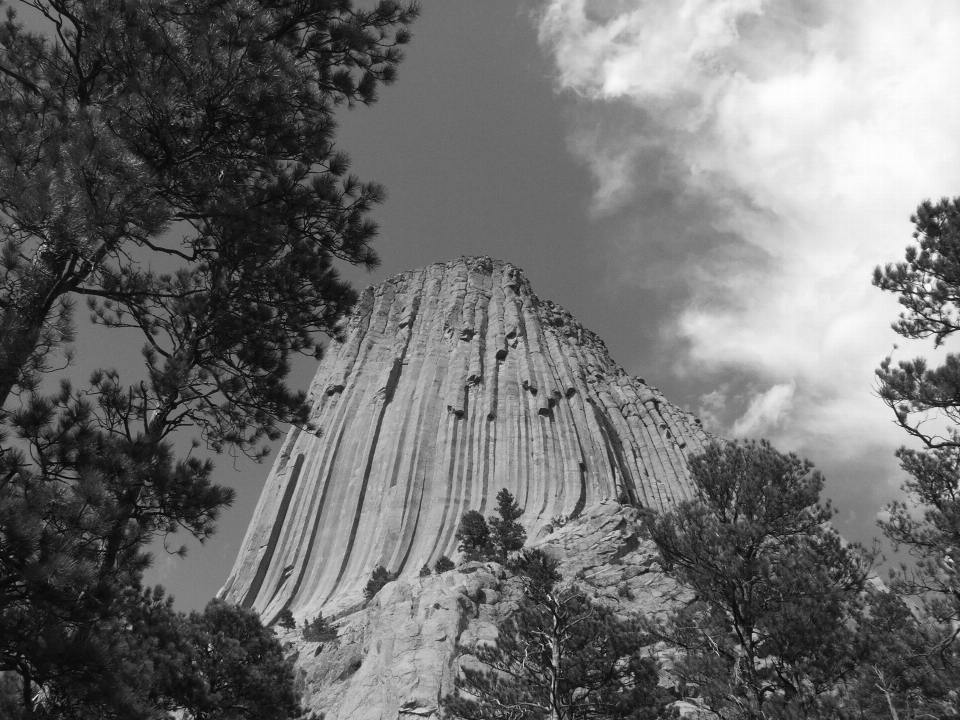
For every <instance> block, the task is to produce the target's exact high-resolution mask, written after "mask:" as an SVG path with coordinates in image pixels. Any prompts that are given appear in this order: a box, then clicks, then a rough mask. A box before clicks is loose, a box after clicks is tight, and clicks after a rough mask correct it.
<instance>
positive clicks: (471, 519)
mask: <svg viewBox="0 0 960 720" xmlns="http://www.w3.org/2000/svg"><path fill="white" fill-rule="evenodd" d="M456 537H457V540H459V541H460V545H459V547H458V548H457V549H458V550H460V552H462V553H463V559H464V560H467V561H468V562H469V561H473V560H487V559H489V558H490V556H491V555H492V551H491V543H490V527H489V526H488V525H487V521H486V520H485V519H484V517H483V515H481V514H480V513H479V512H477V511H476V510H468V511H467V512H465V513H464V514H463V517H462V518H461V519H460V527H459V528H457V535H456Z"/></svg>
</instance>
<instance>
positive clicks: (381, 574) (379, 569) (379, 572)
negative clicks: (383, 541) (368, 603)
mask: <svg viewBox="0 0 960 720" xmlns="http://www.w3.org/2000/svg"><path fill="white" fill-rule="evenodd" d="M396 579H397V576H396V574H394V573H392V572H390V571H389V570H387V569H386V568H385V567H384V566H383V565H377V566H376V567H375V568H374V569H373V572H372V573H371V574H370V579H369V580H367V584H366V586H365V587H364V588H363V596H364V597H365V598H366V599H367V600H371V599H373V596H374V595H376V594H377V593H378V592H380V590H382V589H383V586H384V585H386V584H387V583H389V582H393V581H394V580H396Z"/></svg>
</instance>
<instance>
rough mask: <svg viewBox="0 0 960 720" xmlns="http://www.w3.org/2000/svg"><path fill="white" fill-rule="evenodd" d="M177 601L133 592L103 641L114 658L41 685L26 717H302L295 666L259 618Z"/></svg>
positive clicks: (100, 657)
mask: <svg viewBox="0 0 960 720" xmlns="http://www.w3.org/2000/svg"><path fill="white" fill-rule="evenodd" d="M172 602H173V600H172V598H169V597H165V595H164V592H163V590H162V588H159V587H158V588H156V589H155V590H152V591H151V590H145V591H142V592H140V591H136V592H135V591H133V590H132V589H131V590H130V591H129V592H128V593H127V594H126V595H125V598H124V607H123V618H122V620H118V621H116V622H115V624H114V625H113V626H112V627H110V628H109V629H108V631H107V632H103V633H102V634H101V635H100V636H99V638H98V640H99V642H100V643H110V644H112V647H110V648H109V652H100V653H98V654H97V655H96V656H95V657H94V658H91V659H90V660H89V661H88V663H87V664H86V665H84V666H83V667H82V669H81V672H78V673H76V674H71V675H68V676H66V677H63V678H60V679H58V681H57V682H56V683H53V684H50V685H48V686H44V687H43V688H42V690H41V692H40V693H38V694H37V698H38V702H37V703H36V704H35V705H33V706H32V707H26V703H22V704H21V707H20V708H19V710H20V714H21V715H22V716H23V717H25V718H26V717H30V718H37V719H40V718H43V719H46V718H50V719H51V720H53V718H58V719H60V718H64V719H66V718H75V719H76V720H93V718H118V719H119V718H125V719H126V718H132V719H136V718H143V719H144V720H147V719H151V720H152V719H153V718H158V717H164V718H168V717H171V716H177V717H181V718H183V719H184V720H215V719H216V720H221V719H222V720H227V718H231V719H237V720H239V719H240V718H248V719H249V720H254V719H255V718H263V719H264V720H289V719H292V718H298V717H301V716H302V709H301V708H300V706H299V702H298V700H297V693H296V690H295V685H294V672H293V663H292V661H289V660H286V659H284V657H283V650H282V648H281V646H280V643H279V641H278V640H277V638H276V636H275V635H274V634H273V632H272V631H271V630H269V629H268V628H265V627H263V625H262V624H261V622H260V619H259V617H258V616H257V615H256V613H254V612H253V611H251V610H245V609H242V608H239V607H236V606H233V605H229V604H227V603H224V602H222V601H219V600H213V601H211V602H210V603H209V604H208V605H207V607H206V608H205V609H204V611H203V612H202V613H198V612H193V613H190V615H185V614H183V613H177V612H175V611H174V610H173V605H172ZM20 680H21V681H22V678H20ZM22 687H23V686H22V684H21V688H22ZM14 717H15V715H14Z"/></svg>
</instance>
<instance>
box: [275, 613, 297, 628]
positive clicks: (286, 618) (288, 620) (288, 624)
mask: <svg viewBox="0 0 960 720" xmlns="http://www.w3.org/2000/svg"><path fill="white" fill-rule="evenodd" d="M277 624H278V625H279V626H280V627H282V628H283V629H284V630H293V629H294V628H295V627H296V626H297V621H296V620H294V619H293V613H292V612H290V610H284V611H283V612H282V613H280V617H279V618H278V619H277Z"/></svg>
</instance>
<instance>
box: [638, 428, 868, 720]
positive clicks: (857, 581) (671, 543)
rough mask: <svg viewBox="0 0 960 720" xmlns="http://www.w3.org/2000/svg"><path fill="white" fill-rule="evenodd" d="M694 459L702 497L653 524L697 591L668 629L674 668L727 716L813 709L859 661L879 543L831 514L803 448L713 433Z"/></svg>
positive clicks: (668, 563)
mask: <svg viewBox="0 0 960 720" xmlns="http://www.w3.org/2000/svg"><path fill="white" fill-rule="evenodd" d="M689 462H690V471H691V475H692V477H693V480H694V483H695V487H696V497H695V498H694V499H693V500H690V501H686V502H683V503H681V504H680V505H679V506H678V507H677V508H676V509H674V510H671V511H669V512H666V513H664V514H663V515H662V516H660V517H658V518H657V519H656V520H655V522H654V524H653V526H652V534H653V539H654V540H655V541H656V543H657V545H658V546H659V547H660V550H661V552H662V554H663V558H664V562H665V567H666V569H667V570H668V572H672V573H673V574H674V575H675V576H676V577H677V579H678V580H680V582H682V583H684V584H685V585H688V586H689V587H691V588H692V589H693V590H694V591H695V593H696V600H695V601H694V602H693V603H692V604H690V605H688V606H686V607H684V608H682V609H680V610H679V611H678V612H676V613H675V614H674V616H673V618H672V619H671V621H670V622H669V623H667V625H666V626H665V627H664V628H662V629H661V631H660V634H661V637H663V639H665V640H667V641H668V642H669V643H670V644H671V645H672V646H674V647H675V648H679V649H680V650H681V651H682V653H681V655H680V656H679V657H678V660H677V662H676V665H675V669H674V672H675V673H676V675H677V676H678V678H679V679H680V680H681V682H682V683H684V684H687V685H688V686H690V687H695V688H698V692H699V694H700V696H701V697H702V699H703V702H704V704H705V706H706V707H707V708H709V709H710V710H711V711H712V712H713V713H714V714H715V715H717V716H719V717H722V718H743V717H761V716H762V717H770V716H776V717H790V716H791V715H790V713H799V714H800V716H805V717H817V716H818V713H820V712H821V710H822V709H823V704H824V703H827V704H829V703H830V702H832V697H833V693H834V690H835V689H836V686H837V683H838V682H839V681H840V680H842V679H843V678H844V676H845V675H846V674H847V673H849V672H850V671H851V670H852V668H853V667H854V666H855V664H856V658H855V656H854V653H855V650H854V646H855V623H854V621H855V620H856V618H857V616H858V613H859V610H860V602H861V593H862V591H863V589H864V587H865V582H866V579H867V576H868V573H869V572H870V570H871V569H872V567H873V558H874V554H872V553H866V552H865V551H862V550H861V549H860V548H858V547H857V546H852V545H848V544H846V543H845V542H843V540H842V539H841V538H840V536H839V535H838V534H837V533H836V531H835V530H833V529H832V527H831V526H830V525H829V524H828V521H829V520H830V518H831V517H832V516H833V511H832V509H831V508H830V505H829V503H821V502H820V492H821V490H822V487H823V477H822V476H821V475H820V473H819V472H817V471H815V470H814V469H813V466H812V465H811V464H810V463H809V462H808V461H806V460H801V459H800V458H798V457H797V456H796V455H792V454H791V455H785V454H782V453H779V452H777V451H776V450H775V449H774V448H773V447H772V446H771V445H770V444H769V443H768V442H766V441H761V442H747V443H728V444H720V443H712V444H711V445H709V446H707V448H706V449H705V450H704V452H703V453H702V454H699V455H695V456H693V457H691V458H690V460H689Z"/></svg>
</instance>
